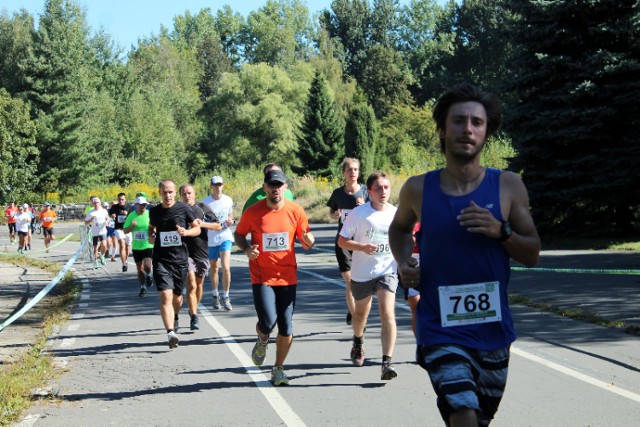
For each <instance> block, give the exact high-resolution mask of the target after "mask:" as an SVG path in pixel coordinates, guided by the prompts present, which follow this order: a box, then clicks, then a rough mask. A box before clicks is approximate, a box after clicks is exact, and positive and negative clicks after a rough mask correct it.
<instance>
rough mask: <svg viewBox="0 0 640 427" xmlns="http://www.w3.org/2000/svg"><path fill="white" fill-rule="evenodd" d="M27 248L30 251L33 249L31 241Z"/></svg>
mask: <svg viewBox="0 0 640 427" xmlns="http://www.w3.org/2000/svg"><path fill="white" fill-rule="evenodd" d="M27 250H28V251H30V250H31V243H28V244H27Z"/></svg>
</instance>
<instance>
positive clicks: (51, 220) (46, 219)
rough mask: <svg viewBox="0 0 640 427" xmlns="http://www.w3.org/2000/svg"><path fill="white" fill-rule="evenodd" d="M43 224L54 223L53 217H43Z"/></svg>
mask: <svg viewBox="0 0 640 427" xmlns="http://www.w3.org/2000/svg"><path fill="white" fill-rule="evenodd" d="M42 222H44V223H45V224H50V223H52V222H53V217H52V216H45V217H42Z"/></svg>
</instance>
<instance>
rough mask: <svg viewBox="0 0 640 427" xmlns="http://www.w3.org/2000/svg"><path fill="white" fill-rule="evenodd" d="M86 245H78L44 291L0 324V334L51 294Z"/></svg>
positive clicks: (83, 243) (85, 242) (84, 242)
mask: <svg viewBox="0 0 640 427" xmlns="http://www.w3.org/2000/svg"><path fill="white" fill-rule="evenodd" d="M86 244H87V241H86V240H83V241H82V243H81V244H80V248H78V250H77V251H76V253H75V254H73V256H72V257H71V258H70V259H69V261H67V263H66V264H65V265H64V267H62V269H61V270H60V272H59V273H58V274H57V275H56V277H54V278H53V280H52V281H51V282H49V284H48V285H47V286H46V287H45V288H44V289H42V290H41V291H40V292H38V294H37V295H36V296H34V297H33V298H32V299H31V300H30V301H29V302H28V303H27V304H25V305H24V307H22V308H21V309H20V310H18V311H17V312H16V313H14V314H13V315H12V316H10V317H9V318H8V319H6V320H5V321H3V322H2V323H0V332H2V331H3V330H4V328H6V327H7V326H9V325H10V324H12V323H13V322H15V321H16V320H17V319H19V318H20V317H21V316H22V315H23V314H24V313H26V312H27V311H29V310H30V309H31V307H33V306H34V305H36V304H37V303H38V302H39V301H40V300H41V299H42V298H44V297H45V296H46V295H47V294H48V293H49V292H51V290H52V289H53V288H54V287H55V286H56V285H57V284H58V282H60V280H62V278H63V277H64V275H65V274H67V271H69V269H70V268H71V266H72V265H73V263H74V262H76V259H77V258H78V256H79V255H80V254H81V253H82V251H83V249H84V246H85V245H86Z"/></svg>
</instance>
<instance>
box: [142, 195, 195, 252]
mask: <svg viewBox="0 0 640 427" xmlns="http://www.w3.org/2000/svg"><path fill="white" fill-rule="evenodd" d="M195 220H196V216H195V215H194V214H193V211H192V210H191V208H190V207H189V205H187V204H185V203H182V202H176V203H175V204H174V205H173V206H171V207H170V208H163V207H162V204H159V205H157V206H154V207H153V208H151V209H150V210H149V225H153V226H155V227H156V243H155V245H154V246H153V259H154V260H158V261H165V262H171V263H176V264H182V263H186V262H187V257H188V254H187V244H186V241H185V240H186V238H184V237H181V236H180V235H179V234H178V229H177V226H178V225H179V226H180V227H184V228H189V225H190V224H191V223H192V222H193V221H195Z"/></svg>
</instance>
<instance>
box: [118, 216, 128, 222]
mask: <svg viewBox="0 0 640 427" xmlns="http://www.w3.org/2000/svg"><path fill="white" fill-rule="evenodd" d="M126 219H127V215H126V214H125V215H118V217H117V221H118V222H120V223H122V222H124V221H125V220H126Z"/></svg>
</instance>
